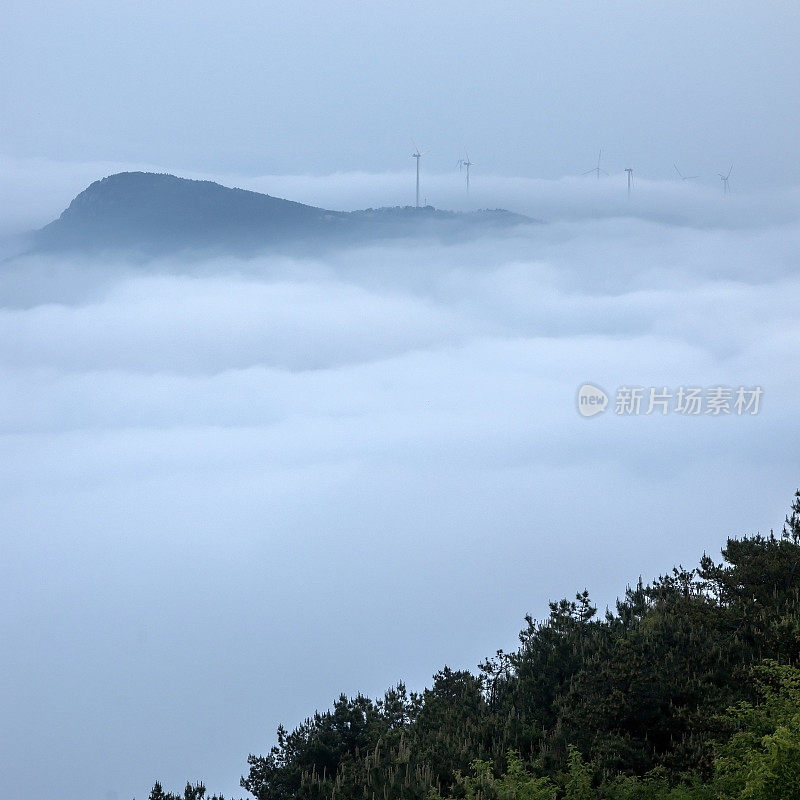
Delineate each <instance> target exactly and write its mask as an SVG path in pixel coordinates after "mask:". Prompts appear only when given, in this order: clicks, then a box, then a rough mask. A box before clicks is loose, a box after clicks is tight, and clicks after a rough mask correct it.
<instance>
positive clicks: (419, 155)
mask: <svg viewBox="0 0 800 800" xmlns="http://www.w3.org/2000/svg"><path fill="white" fill-rule="evenodd" d="M411 141H412V142H413V144H414V152H413V153H412V154H411V158H416V159H417V206H416V207H417V208H419V160H420V159H421V158H422V156H424V155H425V154H426V153H427V152H428V151H427V150H424V151H421V150H420V149H419V147H417V143H416V142H415V141H414V140H413V139H412V140H411Z"/></svg>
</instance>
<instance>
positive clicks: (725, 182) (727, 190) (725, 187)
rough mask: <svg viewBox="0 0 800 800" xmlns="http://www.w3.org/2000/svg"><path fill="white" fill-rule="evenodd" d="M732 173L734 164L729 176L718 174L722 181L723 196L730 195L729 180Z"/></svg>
mask: <svg viewBox="0 0 800 800" xmlns="http://www.w3.org/2000/svg"><path fill="white" fill-rule="evenodd" d="M731 172H733V164H731V168H730V169H729V170H728V174H727V175H723V174H722V173H721V172H718V173H717V175H719V177H720V180H721V181H722V193H723V194H729V193H730V188H729V186H728V178H730V176H731Z"/></svg>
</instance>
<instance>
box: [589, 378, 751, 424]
mask: <svg viewBox="0 0 800 800" xmlns="http://www.w3.org/2000/svg"><path fill="white" fill-rule="evenodd" d="M763 395H764V390H763V389H762V388H761V387H760V386H739V387H737V388H735V389H734V388H731V387H730V386H709V387H705V388H703V387H700V386H679V387H678V388H677V389H675V390H672V389H668V388H667V387H666V386H650V387H645V386H620V387H619V388H618V389H617V393H616V396H615V399H614V405H613V409H614V413H615V414H617V415H618V416H621V417H636V416H647V415H648V414H661V415H662V416H663V415H666V414H670V413H672V414H680V415H682V416H686V417H696V416H705V415H707V414H710V415H711V416H713V417H720V416H725V415H727V414H733V415H736V416H739V417H741V416H753V415H754V414H758V411H759V409H760V408H761V398H762V397H763ZM608 404H609V398H608V395H607V394H606V393H605V392H604V391H603V390H602V389H600V388H599V387H598V386H595V385H594V384H592V383H584V384H583V385H582V386H580V387H579V388H578V413H579V414H580V415H581V416H582V417H593V416H595V414H600V413H602V412H603V411H605V410H606V408H607V406H608Z"/></svg>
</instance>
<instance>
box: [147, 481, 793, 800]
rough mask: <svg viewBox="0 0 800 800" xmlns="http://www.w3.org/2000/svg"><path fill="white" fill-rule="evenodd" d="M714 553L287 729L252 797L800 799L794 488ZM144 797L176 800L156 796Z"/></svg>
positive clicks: (195, 796)
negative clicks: (780, 518) (417, 681)
mask: <svg viewBox="0 0 800 800" xmlns="http://www.w3.org/2000/svg"><path fill="white" fill-rule="evenodd" d="M721 555H722V560H721V561H719V562H718V561H717V560H715V559H714V558H712V557H710V556H708V555H704V556H703V557H702V559H701V560H700V563H699V564H698V566H697V567H695V568H693V569H686V568H684V567H682V566H678V567H674V568H673V569H672V570H671V571H669V572H668V573H666V574H665V575H662V576H661V577H659V578H658V579H657V580H655V581H653V582H651V583H648V584H644V583H643V582H642V581H641V580H639V581H638V582H637V583H636V584H635V585H634V586H632V587H628V588H627V590H626V591H625V593H624V595H623V596H622V597H621V598H620V599H619V600H618V601H617V603H616V607H615V608H614V609H613V610H607V611H606V612H605V614H604V615H602V616H600V615H598V613H597V609H596V608H595V606H593V605H592V602H591V599H590V596H589V594H588V592H585V591H584V592H581V593H579V594H577V595H576V596H575V597H574V599H563V600H560V601H557V602H552V603H551V604H550V613H549V616H548V617H547V619H544V620H534V619H533V618H531V617H526V620H525V621H526V625H525V627H524V628H523V630H522V631H521V632H520V634H519V643H518V645H517V647H516V648H515V649H514V650H513V651H511V652H504V651H502V650H499V651H497V653H496V654H495V655H494V656H492V657H491V658H488V659H487V660H486V661H485V662H484V663H483V664H481V665H480V666H479V668H478V670H477V671H476V672H474V673H473V672H470V671H466V670H452V669H450V668H449V667H444V668H443V669H441V670H440V671H439V672H437V673H436V674H435V675H434V676H433V681H432V684H431V686H430V688H427V689H425V690H424V691H422V692H421V693H416V692H409V691H408V690H407V689H406V687H405V685H403V684H402V683H400V684H398V685H397V686H393V687H391V688H389V689H388V690H387V691H386V692H385V694H384V696H383V697H380V698H376V699H371V698H368V697H365V696H363V695H360V694H359V695H356V696H355V697H348V696H346V695H344V694H343V695H341V696H340V697H339V698H338V699H337V700H336V701H335V702H334V703H333V706H332V708H330V709H329V710H327V711H324V712H316V713H315V714H313V716H311V717H309V718H307V719H306V720H305V721H304V722H303V723H302V724H300V725H299V726H297V727H296V728H295V729H294V730H292V731H291V732H290V731H288V730H287V729H286V728H284V727H283V726H280V727H279V728H278V731H277V741H276V743H275V745H274V746H273V747H272V748H271V749H270V750H269V752H268V753H267V754H266V755H250V756H249V757H248V767H249V771H248V773H247V775H245V776H244V777H243V778H242V781H241V785H242V787H243V788H244V789H246V790H247V791H248V792H249V793H250V794H252V795H253V796H254V797H255V798H256V800H294V799H295V798H297V800H334V798H342V800H345V799H346V800H395V799H397V800H445V799H446V798H452V799H453V800H590V799H593V798H608V800H614V799H615V798H626V799H627V800H636V799H637V798H642V799H644V798H648V800H661V799H662V798H663V800H667V799H669V800H693V799H694V800H700V799H701V798H702V799H706V798H707V799H708V800H711V799H712V798H723V800H733V799H734V798H741V799H742V800H744V798H749V799H750V800H762V799H763V800H766V799H767V798H770V800H782V798H786V799H787V800H788V799H789V798H797V797H800V668H799V667H800V663H799V662H798V658H799V657H800V491H798V492H797V493H796V494H795V497H794V501H793V503H792V506H791V509H790V512H789V514H788V515H787V517H786V523H785V525H784V527H783V530H782V532H781V533H780V534H779V535H778V536H776V535H775V534H774V533H770V534H769V535H768V536H763V535H760V534H756V535H753V536H745V537H742V538H730V539H728V541H727V543H726V545H725V547H724V548H723V549H722V553H721ZM204 793H205V787H203V786H202V785H196V786H191V785H189V784H187V786H186V789H185V792H184V795H183V797H184V798H185V800H200V798H202V797H204ZM150 800H180V796H179V795H173V794H165V793H164V792H163V790H162V788H161V786H160V785H159V784H156V786H155V787H154V789H153V792H152V793H151V795H150ZM212 800H213V799H212ZM217 800H222V798H217Z"/></svg>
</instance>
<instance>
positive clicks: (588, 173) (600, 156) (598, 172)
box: [583, 150, 608, 180]
mask: <svg viewBox="0 0 800 800" xmlns="http://www.w3.org/2000/svg"><path fill="white" fill-rule="evenodd" d="M602 156H603V151H602V150H601V151H600V152H599V153H598V154H597V166H596V167H592V168H591V169H587V170H586V172H584V173H583V174H584V175H591V174H592V173H593V172H594V173H596V174H597V180H600V173H601V172H602V173H603V175H608V173H607V172H606V171H605V170H604V169H600V159H601V158H602Z"/></svg>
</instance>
